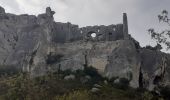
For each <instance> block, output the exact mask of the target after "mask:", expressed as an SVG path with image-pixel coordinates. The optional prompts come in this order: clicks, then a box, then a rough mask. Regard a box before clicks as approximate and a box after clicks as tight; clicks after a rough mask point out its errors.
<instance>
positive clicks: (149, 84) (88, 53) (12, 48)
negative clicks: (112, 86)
mask: <svg viewBox="0 0 170 100" xmlns="http://www.w3.org/2000/svg"><path fill="white" fill-rule="evenodd" d="M54 14H55V12H54V11H52V10H51V8H50V7H48V8H46V12H45V13H44V14H40V15H38V16H34V15H27V14H24V15H14V14H10V13H6V12H5V10H4V8H2V7H0V64H1V65H13V66H14V67H16V68H17V69H18V70H22V71H27V72H30V73H31V74H32V75H33V76H36V75H43V74H45V73H46V72H47V71H55V70H57V69H61V70H67V69H69V70H72V71H75V70H83V69H84V65H85V64H87V65H88V66H93V67H95V68H96V69H98V71H99V73H101V74H102V75H103V76H106V77H108V78H113V77H116V78H118V79H119V78H126V79H128V80H129V81H130V85H131V86H133V87H144V88H148V89H153V88H154V87H155V86H157V85H160V84H161V85H162V84H164V85H170V83H169V82H170V78H169V76H170V70H169V69H170V67H169V65H170V64H169V61H170V56H169V55H168V54H165V53H162V52H160V51H157V50H151V49H148V48H141V47H140V45H139V43H138V42H137V41H135V40H134V39H133V38H132V37H131V36H130V35H129V34H128V23H127V15H126V14H123V24H117V25H109V26H104V25H101V26H87V27H82V28H79V26H78V25H73V24H71V23H69V22H68V23H60V22H55V21H54V18H53V15H54ZM92 34H95V36H96V37H92V36H91V35H92Z"/></svg>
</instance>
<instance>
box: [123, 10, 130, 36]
mask: <svg viewBox="0 0 170 100" xmlns="http://www.w3.org/2000/svg"><path fill="white" fill-rule="evenodd" d="M123 35H124V39H129V35H128V20H127V14H126V13H123Z"/></svg>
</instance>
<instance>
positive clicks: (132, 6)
mask: <svg viewBox="0 0 170 100" xmlns="http://www.w3.org/2000/svg"><path fill="white" fill-rule="evenodd" d="M169 4H170V0H1V1H0V5H2V6H3V7H4V8H5V9H6V11H7V12H11V13H16V14H22V13H29V14H34V15H37V14H40V13H44V12H45V8H46V7H47V6H50V7H51V8H52V9H53V10H54V11H55V12H56V14H55V15H54V17H55V21H57V22H67V21H69V22H72V23H74V24H78V25H80V26H87V25H96V24H97V25H101V24H104V25H109V24H117V23H122V13H123V12H126V13H127V14H128V21H129V32H130V34H131V35H132V36H133V37H135V39H137V40H138V41H139V42H140V44H141V45H142V46H145V45H147V44H152V45H154V44H155V42H154V41H153V40H151V39H150V36H149V35H148V34H147V29H149V28H151V27H153V28H156V29H158V28H159V27H160V26H159V23H158V22H157V14H159V13H160V12H161V10H163V9H167V10H168V9H170V6H169Z"/></svg>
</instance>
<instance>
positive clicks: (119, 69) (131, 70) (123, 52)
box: [105, 40, 140, 87]
mask: <svg viewBox="0 0 170 100" xmlns="http://www.w3.org/2000/svg"><path fill="white" fill-rule="evenodd" d="M117 45H118V46H117V47H116V48H115V49H114V50H113V51H112V53H111V55H110V56H109V63H108V64H107V66H106V69H105V74H106V76H107V77H109V78H112V77H119V78H126V79H128V80H129V81H131V83H130V84H131V85H132V86H133V87H138V79H139V69H140V55H139V53H138V52H137V50H136V48H135V45H134V43H133V42H132V41H130V40H123V41H118V42H117Z"/></svg>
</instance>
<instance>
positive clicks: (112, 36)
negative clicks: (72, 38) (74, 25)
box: [81, 24, 123, 41]
mask: <svg viewBox="0 0 170 100" xmlns="http://www.w3.org/2000/svg"><path fill="white" fill-rule="evenodd" d="M81 31H82V34H83V37H84V39H90V38H91V37H90V35H91V33H96V38H97V40H98V41H115V40H119V39H123V25H122V24H118V25H109V26H104V25H101V26H87V27H83V28H81Z"/></svg>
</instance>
